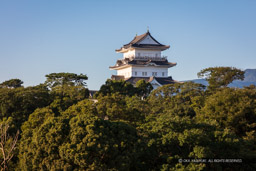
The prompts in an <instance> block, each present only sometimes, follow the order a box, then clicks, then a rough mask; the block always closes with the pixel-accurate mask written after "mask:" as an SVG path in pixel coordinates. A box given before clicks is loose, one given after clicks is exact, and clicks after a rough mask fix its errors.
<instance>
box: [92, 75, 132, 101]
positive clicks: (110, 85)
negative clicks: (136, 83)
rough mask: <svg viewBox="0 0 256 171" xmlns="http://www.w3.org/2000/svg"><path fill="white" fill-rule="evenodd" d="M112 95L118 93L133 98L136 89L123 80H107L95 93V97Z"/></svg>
mask: <svg viewBox="0 0 256 171" xmlns="http://www.w3.org/2000/svg"><path fill="white" fill-rule="evenodd" d="M113 93H119V94H122V95H128V96H133V95H135V94H136V89H135V88H134V87H133V85H132V84H131V83H129V82H126V81H124V80H120V81H116V80H110V79H108V80H107V81H106V82H105V84H103V85H102V86H101V87H100V90H99V91H98V92H97V93H96V97H97V96H99V95H100V94H101V95H102V96H106V95H111V94H113Z"/></svg>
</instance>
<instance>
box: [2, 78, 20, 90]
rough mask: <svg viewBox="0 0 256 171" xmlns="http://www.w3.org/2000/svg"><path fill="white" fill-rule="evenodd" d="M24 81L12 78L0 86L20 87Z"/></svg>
mask: <svg viewBox="0 0 256 171" xmlns="http://www.w3.org/2000/svg"><path fill="white" fill-rule="evenodd" d="M22 84H23V81H21V80H20V79H10V80H7V81H4V82H2V83H1V84H0V88H18V87H21V85H22Z"/></svg>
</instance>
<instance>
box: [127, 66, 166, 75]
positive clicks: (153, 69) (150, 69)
mask: <svg viewBox="0 0 256 171" xmlns="http://www.w3.org/2000/svg"><path fill="white" fill-rule="evenodd" d="M131 72H132V76H134V77H151V76H153V75H152V72H157V76H155V77H168V68H159V67H133V68H132V70H131ZM135 72H137V75H135ZM142 72H147V76H143V75H142ZM162 72H164V76H162Z"/></svg>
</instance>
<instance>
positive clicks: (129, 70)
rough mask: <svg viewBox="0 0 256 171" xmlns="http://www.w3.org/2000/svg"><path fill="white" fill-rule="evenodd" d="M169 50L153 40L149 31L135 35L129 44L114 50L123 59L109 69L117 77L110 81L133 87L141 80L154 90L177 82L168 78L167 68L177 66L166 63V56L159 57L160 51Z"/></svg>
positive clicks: (167, 46)
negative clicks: (124, 82) (114, 72)
mask: <svg viewBox="0 0 256 171" xmlns="http://www.w3.org/2000/svg"><path fill="white" fill-rule="evenodd" d="M169 48H170V46H169V45H163V44H161V43H159V42H158V41H157V40H156V39H154V38H153V37H152V36H151V34H150V32H149V31H147V32H146V33H144V34H142V35H139V36H137V35H136V36H135V37H134V39H133V40H132V41H131V42H130V43H128V44H125V45H123V47H121V48H120V49H117V50H116V52H118V53H123V59H119V60H117V61H116V64H115V66H111V67H109V68H110V69H111V70H117V75H112V77H111V79H112V80H125V81H127V82H130V83H131V84H133V85H135V84H136V82H137V81H139V80H141V79H143V80H145V81H146V82H150V83H151V85H152V86H153V88H154V89H156V88H157V87H159V86H162V85H165V84H172V83H175V82H177V81H175V80H173V79H172V77H171V76H168V68H170V67H173V66H176V65H177V64H176V63H171V62H168V59H167V56H162V55H161V52H162V51H164V50H166V49H169Z"/></svg>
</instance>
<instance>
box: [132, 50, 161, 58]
mask: <svg viewBox="0 0 256 171" xmlns="http://www.w3.org/2000/svg"><path fill="white" fill-rule="evenodd" d="M135 56H136V57H138V56H141V57H142V56H143V57H144V56H148V57H161V51H153V50H138V49H136V50H135Z"/></svg>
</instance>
